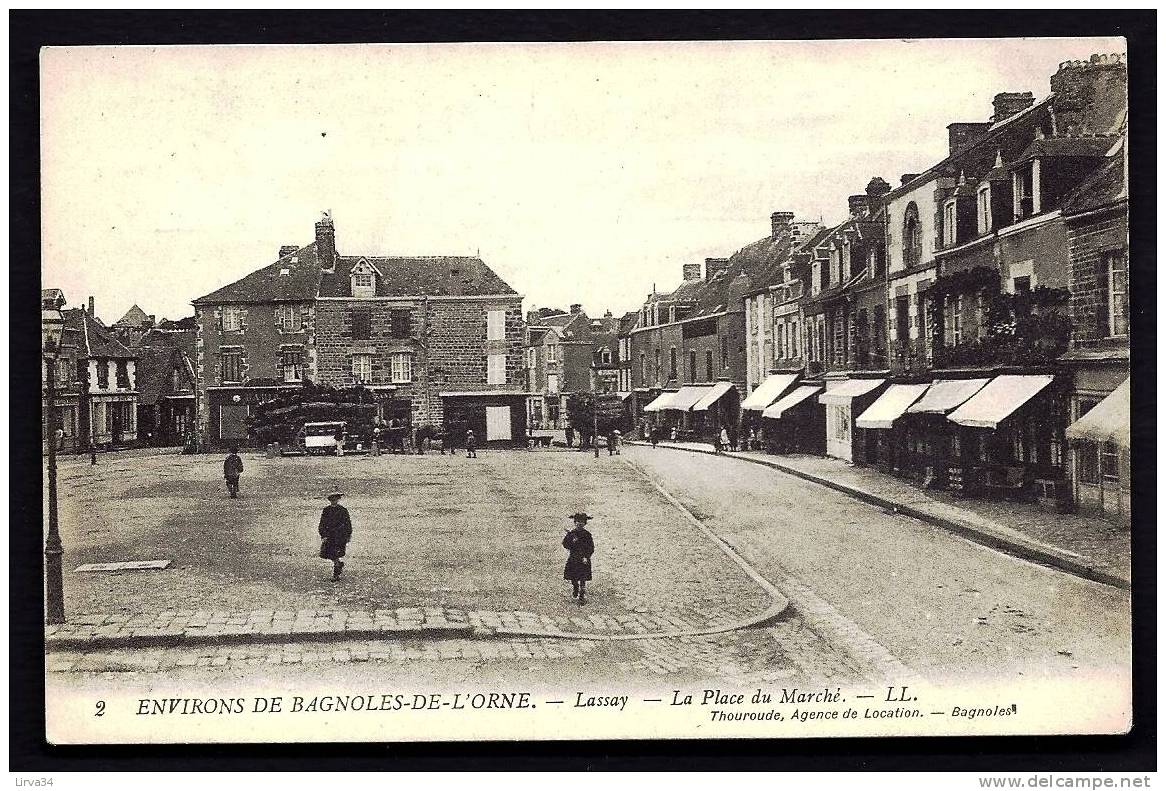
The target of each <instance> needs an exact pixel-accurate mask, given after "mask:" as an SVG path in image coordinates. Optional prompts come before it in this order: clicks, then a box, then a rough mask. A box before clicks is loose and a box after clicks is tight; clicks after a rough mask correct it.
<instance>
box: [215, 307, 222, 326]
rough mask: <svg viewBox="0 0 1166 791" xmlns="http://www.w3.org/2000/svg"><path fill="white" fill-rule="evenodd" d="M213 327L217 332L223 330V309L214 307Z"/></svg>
mask: <svg viewBox="0 0 1166 791" xmlns="http://www.w3.org/2000/svg"><path fill="white" fill-rule="evenodd" d="M215 329H216V330H218V331H219V332H222V331H223V309H222V308H215Z"/></svg>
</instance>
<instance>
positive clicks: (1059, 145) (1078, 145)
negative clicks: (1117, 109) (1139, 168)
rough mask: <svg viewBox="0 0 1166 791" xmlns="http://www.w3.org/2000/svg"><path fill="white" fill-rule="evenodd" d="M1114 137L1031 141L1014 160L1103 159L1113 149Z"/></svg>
mask: <svg viewBox="0 0 1166 791" xmlns="http://www.w3.org/2000/svg"><path fill="white" fill-rule="evenodd" d="M1116 140H1117V138H1116V137H1113V136H1111V135H1100V136H1095V137H1045V138H1041V139H1040V140H1033V141H1032V145H1030V146H1029V147H1028V148H1026V149H1024V152H1023V153H1022V154H1021V155H1020V156H1018V157H1017V158H1016V159H1015V160H1014V164H1015V163H1019V162H1025V161H1027V160H1030V159H1036V158H1037V157H1041V158H1044V157H1103V156H1105V152H1107V151H1109V149H1110V148H1112V147H1113V144H1114V142H1115V141H1116Z"/></svg>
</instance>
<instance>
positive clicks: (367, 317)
mask: <svg viewBox="0 0 1166 791" xmlns="http://www.w3.org/2000/svg"><path fill="white" fill-rule="evenodd" d="M371 337H372V311H371V310H369V309H368V308H357V309H355V310H353V311H352V338H353V340H360V341H367V340H368V339H370V338H371Z"/></svg>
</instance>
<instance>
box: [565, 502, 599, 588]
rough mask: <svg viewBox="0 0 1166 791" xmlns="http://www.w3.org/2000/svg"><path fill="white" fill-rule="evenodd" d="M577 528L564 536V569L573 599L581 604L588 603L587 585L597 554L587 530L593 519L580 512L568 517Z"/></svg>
mask: <svg viewBox="0 0 1166 791" xmlns="http://www.w3.org/2000/svg"><path fill="white" fill-rule="evenodd" d="M568 518H569V519H570V520H571V521H572V522H574V523H575V526H574V527H573V528H571V529H570V530H568V531H567V535H565V536H563V548H564V549H566V550H567V553H568V555H567V565H566V566H565V567H564V568H563V579H565V580H570V581H571V598H572V599H578V600H579V604H580V605H583V604H586V603H587V583H588V582H589V581H590V580H591V556H592V555H593V554H595V539H593V538H592V537H591V533H590V532H589V531H588V530H587V523H588V522H590V521H591V517H590V516H588V515H587V514H585V513H583V512H582V511H579V512H578V513H574V514H571V516H570V517H568Z"/></svg>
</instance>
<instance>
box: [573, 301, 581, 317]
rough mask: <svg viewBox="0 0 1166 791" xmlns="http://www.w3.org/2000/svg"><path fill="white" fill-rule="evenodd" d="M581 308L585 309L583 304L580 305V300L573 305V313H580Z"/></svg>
mask: <svg viewBox="0 0 1166 791" xmlns="http://www.w3.org/2000/svg"><path fill="white" fill-rule="evenodd" d="M581 310H583V306H582V305H580V304H579V303H578V302H576V303H575V304H574V305H572V306H571V315H572V316H574V315H575V314H576V313H578V312H579V311H581Z"/></svg>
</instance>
